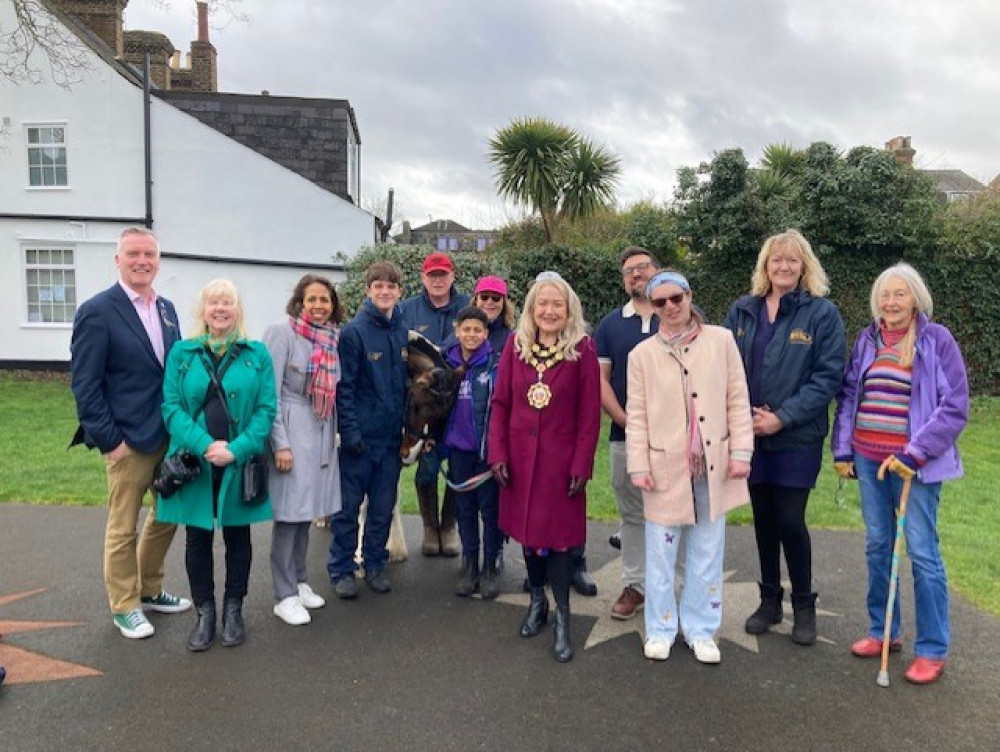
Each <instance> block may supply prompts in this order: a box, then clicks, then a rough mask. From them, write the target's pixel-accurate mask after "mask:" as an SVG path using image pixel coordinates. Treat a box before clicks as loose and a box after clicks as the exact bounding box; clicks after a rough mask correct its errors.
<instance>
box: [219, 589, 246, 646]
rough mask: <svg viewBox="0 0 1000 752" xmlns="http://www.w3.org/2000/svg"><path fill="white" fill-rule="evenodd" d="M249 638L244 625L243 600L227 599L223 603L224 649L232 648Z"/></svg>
mask: <svg viewBox="0 0 1000 752" xmlns="http://www.w3.org/2000/svg"><path fill="white" fill-rule="evenodd" d="M246 638H247V628H246V625H245V624H244V623H243V599H242V598H226V599H225V600H224V601H223V602H222V647H224V648H231V647H235V646H236V645H239V644H241V643H242V642H243V641H244V640H245V639H246Z"/></svg>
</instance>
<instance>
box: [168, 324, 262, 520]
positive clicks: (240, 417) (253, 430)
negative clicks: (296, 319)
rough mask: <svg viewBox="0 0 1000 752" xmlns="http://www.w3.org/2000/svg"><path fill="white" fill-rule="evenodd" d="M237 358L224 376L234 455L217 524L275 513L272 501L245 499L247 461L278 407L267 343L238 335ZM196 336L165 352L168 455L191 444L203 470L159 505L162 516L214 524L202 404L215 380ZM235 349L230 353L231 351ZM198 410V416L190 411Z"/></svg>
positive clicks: (258, 450) (225, 477) (221, 491)
mask: <svg viewBox="0 0 1000 752" xmlns="http://www.w3.org/2000/svg"><path fill="white" fill-rule="evenodd" d="M234 348H236V349H238V354H237V355H236V361H235V362H234V363H233V364H232V365H231V366H230V367H229V369H228V370H227V371H226V373H225V374H224V375H223V377H222V386H223V389H224V390H225V392H226V404H227V405H228V407H229V413H230V415H231V416H232V418H233V425H232V426H231V427H230V439H229V451H231V452H232V453H233V455H235V457H236V461H235V462H233V463H230V464H229V465H227V466H226V468H225V473H224V474H223V477H222V486H221V488H220V489H219V509H218V517H217V520H218V525H219V527H228V526H236V525H249V524H251V523H254V522H263V521H264V520H269V519H271V501H270V499H268V500H267V501H265V502H263V503H261V504H255V505H248V504H244V503H243V499H242V477H243V473H242V470H243V465H244V463H245V462H246V460H247V459H248V458H249V457H252V456H254V455H257V454H261V453H262V452H264V451H265V447H266V444H267V437H268V436H269V435H270V433H271V424H272V423H273V422H274V415H275V412H276V409H277V407H276V406H277V399H276V397H275V391H274V366H273V365H272V364H271V356H270V355H269V354H268V352H267V348H265V347H264V345H263V343H261V342H256V341H252V340H240V341H239V342H237V343H236V345H234ZM200 350H202V345H201V343H199V342H198V341H197V340H191V339H186V340H183V341H181V342H178V343H177V344H176V345H174V346H173V348H171V350H170V355H169V356H168V357H167V364H166V369H165V370H166V373H165V375H164V378H163V422H164V423H165V424H166V426H167V431H168V432H169V433H170V447H169V449H167V456H170V455H171V454H174V453H175V452H177V451H178V450H180V449H187V450H188V451H190V452H192V453H193V454H195V455H197V456H199V457H201V458H202V460H201V474H200V475H199V476H198V477H197V478H195V479H194V480H193V481H191V482H190V483H188V484H187V485H185V486H183V487H182V488H181V489H180V490H179V491H178V492H177V493H176V494H174V495H173V496H171V497H170V498H168V499H160V500H158V501H157V505H156V518H157V519H158V520H160V521H161V522H170V523H175V524H181V525H194V526H195V527H200V528H204V529H205V530H211V529H213V527H214V526H215V524H216V519H214V518H213V515H212V469H211V468H212V466H211V464H210V463H209V462H208V461H207V460H206V459H204V457H203V455H204V454H205V450H206V449H208V447H209V445H210V444H211V443H212V437H211V435H210V434H209V433H208V429H207V428H206V426H205V415H204V413H203V412H202V410H201V407H202V405H203V404H204V403H205V395H206V394H207V393H208V389H209V387H210V386H211V383H212V380H211V378H210V377H209V375H208V370H207V369H206V367H205V364H204V362H203V360H202V358H201V356H200V355H199V351H200ZM232 351H233V350H232V349H231V350H230V352H229V353H227V354H226V357H227V358H229V357H232V355H231V353H232ZM195 413H197V418H196V419H193V418H192V416H193V415H195Z"/></svg>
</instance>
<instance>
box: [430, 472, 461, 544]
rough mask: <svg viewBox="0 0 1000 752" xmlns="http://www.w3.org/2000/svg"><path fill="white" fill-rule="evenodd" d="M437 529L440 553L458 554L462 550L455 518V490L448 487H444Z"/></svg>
mask: <svg viewBox="0 0 1000 752" xmlns="http://www.w3.org/2000/svg"><path fill="white" fill-rule="evenodd" d="M435 498H436V497H435ZM439 531H440V533H441V555H442V556H458V555H459V554H460V553H461V552H462V541H461V540H460V539H459V537H458V522H457V520H456V519H455V492H454V491H453V490H452V489H450V488H448V487H445V489H444V503H443V504H442V505H441V527H440V528H439Z"/></svg>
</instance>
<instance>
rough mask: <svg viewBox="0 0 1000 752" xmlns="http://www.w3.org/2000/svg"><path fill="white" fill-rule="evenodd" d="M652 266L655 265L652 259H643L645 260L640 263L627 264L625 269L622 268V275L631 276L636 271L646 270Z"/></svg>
mask: <svg viewBox="0 0 1000 752" xmlns="http://www.w3.org/2000/svg"><path fill="white" fill-rule="evenodd" d="M652 267H653V262H652V261H643V262H641V263H639V264H633V265H632V266H626V267H625V268H624V269H622V276H623V277H631V276H632V275H633V274H635V273H636V272H644V271H646V270H647V269H651V268H652Z"/></svg>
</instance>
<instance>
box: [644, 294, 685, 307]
mask: <svg viewBox="0 0 1000 752" xmlns="http://www.w3.org/2000/svg"><path fill="white" fill-rule="evenodd" d="M668 300H669V301H670V305H680V304H681V301H682V300H684V293H682V292H679V293H677V294H676V295H668V296H667V297H665V298H653V299H652V300H650V301H649V302H650V303H652V304H653V308H663V306H665V305H666V304H667V301H668Z"/></svg>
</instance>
